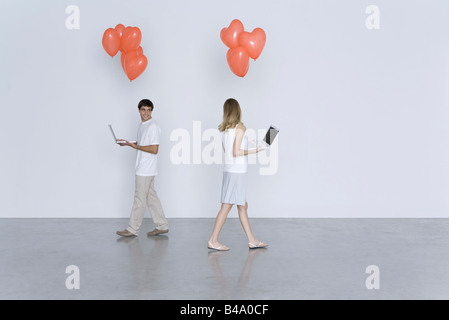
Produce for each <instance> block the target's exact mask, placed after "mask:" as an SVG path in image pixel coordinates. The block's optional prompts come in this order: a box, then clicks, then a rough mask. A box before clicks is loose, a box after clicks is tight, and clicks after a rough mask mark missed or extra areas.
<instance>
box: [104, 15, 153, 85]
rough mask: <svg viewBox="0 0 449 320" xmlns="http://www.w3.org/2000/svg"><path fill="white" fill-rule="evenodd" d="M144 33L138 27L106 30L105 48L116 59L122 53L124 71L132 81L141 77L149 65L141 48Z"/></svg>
mask: <svg viewBox="0 0 449 320" xmlns="http://www.w3.org/2000/svg"><path fill="white" fill-rule="evenodd" d="M141 41H142V33H141V32H140V29H139V28H137V27H126V28H125V26H124V25H123V24H118V25H116V26H115V28H109V29H106V31H105V32H104V34H103V40H102V43H103V48H104V50H105V51H106V52H107V53H108V54H109V55H110V56H111V57H114V56H115V55H116V54H117V53H118V52H119V51H120V52H121V62H122V68H123V71H125V74H126V75H127V76H128V79H129V80H130V81H132V80H134V79H136V78H137V77H138V76H140V75H141V74H142V73H143V72H144V71H145V68H146V67H147V65H148V59H147V57H146V56H145V55H144V54H143V49H142V47H141V46H140V42H141Z"/></svg>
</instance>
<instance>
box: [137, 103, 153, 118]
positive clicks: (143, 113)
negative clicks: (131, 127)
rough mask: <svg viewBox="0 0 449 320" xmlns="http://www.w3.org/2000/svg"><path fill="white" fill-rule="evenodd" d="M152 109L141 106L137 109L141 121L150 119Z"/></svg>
mask: <svg viewBox="0 0 449 320" xmlns="http://www.w3.org/2000/svg"><path fill="white" fill-rule="evenodd" d="M152 111H153V108H151V107H146V106H143V107H141V108H140V109H139V113H140V118H141V119H142V121H148V120H150V119H151V113H152Z"/></svg>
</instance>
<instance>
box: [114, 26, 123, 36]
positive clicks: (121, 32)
mask: <svg viewBox="0 0 449 320" xmlns="http://www.w3.org/2000/svg"><path fill="white" fill-rule="evenodd" d="M114 29H115V30H117V32H118V35H119V37H120V38H121V37H122V35H123V32H124V31H125V26H124V25H123V24H121V23H119V24H118V25H116V26H115V28H114Z"/></svg>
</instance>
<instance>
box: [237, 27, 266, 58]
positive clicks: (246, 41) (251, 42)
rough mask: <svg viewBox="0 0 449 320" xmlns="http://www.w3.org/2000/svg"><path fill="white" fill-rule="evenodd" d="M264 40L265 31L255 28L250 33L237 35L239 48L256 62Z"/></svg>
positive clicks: (244, 32)
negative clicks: (243, 49)
mask: <svg viewBox="0 0 449 320" xmlns="http://www.w3.org/2000/svg"><path fill="white" fill-rule="evenodd" d="M266 39H267V37H266V35H265V31H263V30H262V29H261V28H256V29H254V30H253V32H251V33H250V32H246V31H243V32H242V33H241V34H240V35H239V46H240V47H243V48H245V50H246V52H248V55H249V56H250V57H251V58H253V59H254V60H256V59H257V58H259V56H260V54H261V53H262V50H263V48H264V46H265V41H266Z"/></svg>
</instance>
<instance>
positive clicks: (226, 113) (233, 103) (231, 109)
mask: <svg viewBox="0 0 449 320" xmlns="http://www.w3.org/2000/svg"><path fill="white" fill-rule="evenodd" d="M241 117H242V110H241V109H240V105H239V103H238V101H237V100H235V99H232V98H230V99H228V100H226V101H225V103H224V105H223V122H222V123H221V124H220V125H219V126H218V130H220V132H223V131H226V130H228V129H229V128H234V127H235V126H236V125H237V124H238V123H241V121H240V120H241Z"/></svg>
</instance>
